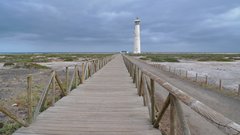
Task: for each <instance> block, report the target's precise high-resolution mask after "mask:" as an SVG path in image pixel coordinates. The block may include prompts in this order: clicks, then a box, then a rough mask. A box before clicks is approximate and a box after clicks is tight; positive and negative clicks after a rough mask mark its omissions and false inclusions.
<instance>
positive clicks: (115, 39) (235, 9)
mask: <svg viewBox="0 0 240 135" xmlns="http://www.w3.org/2000/svg"><path fill="white" fill-rule="evenodd" d="M137 16H138V17H139V18H140V19H141V39H142V51H145V52H146V51H154V52H240V1H239V0H0V52H29V51H30V52H42V51H47V52H69V51H70V52H111V51H121V50H128V51H132V48H133V28H134V23H133V21H134V19H135V18H136V17H137Z"/></svg>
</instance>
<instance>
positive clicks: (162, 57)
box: [130, 53, 240, 62]
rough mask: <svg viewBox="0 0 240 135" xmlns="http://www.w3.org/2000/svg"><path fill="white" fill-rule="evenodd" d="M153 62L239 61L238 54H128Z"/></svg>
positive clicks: (239, 55) (239, 56)
mask: <svg viewBox="0 0 240 135" xmlns="http://www.w3.org/2000/svg"><path fill="white" fill-rule="evenodd" d="M130 55H132V56H141V57H140V59H142V60H151V61H153V62H179V60H183V59H185V60H196V61H219V62H232V61H235V60H240V54H190V53H189V54H130Z"/></svg>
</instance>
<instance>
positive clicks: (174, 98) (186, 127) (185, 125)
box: [171, 95, 191, 135]
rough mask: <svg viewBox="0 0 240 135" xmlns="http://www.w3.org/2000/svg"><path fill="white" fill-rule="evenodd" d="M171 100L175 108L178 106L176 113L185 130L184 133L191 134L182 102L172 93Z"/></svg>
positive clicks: (185, 134) (184, 134)
mask: <svg viewBox="0 0 240 135" xmlns="http://www.w3.org/2000/svg"><path fill="white" fill-rule="evenodd" d="M171 102H173V104H174V106H175V108H176V114H177V117H178V120H179V123H180V127H181V129H182V131H183V135H191V133H190V129H189V127H188V124H187V121H186V119H185V117H184V114H183V110H182V107H181V104H180V103H179V101H178V99H177V98H176V97H174V96H173V95H171Z"/></svg>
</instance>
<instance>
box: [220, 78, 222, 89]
mask: <svg viewBox="0 0 240 135" xmlns="http://www.w3.org/2000/svg"><path fill="white" fill-rule="evenodd" d="M219 90H222V80H221V79H220V80H219Z"/></svg>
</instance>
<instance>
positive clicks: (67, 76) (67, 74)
mask: <svg viewBox="0 0 240 135" xmlns="http://www.w3.org/2000/svg"><path fill="white" fill-rule="evenodd" d="M68 72H69V71H68V67H66V92H67V93H66V94H68V93H69V91H68V80H69V73H68Z"/></svg>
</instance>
